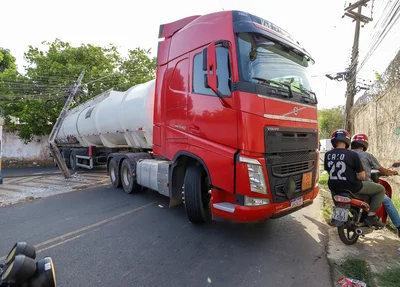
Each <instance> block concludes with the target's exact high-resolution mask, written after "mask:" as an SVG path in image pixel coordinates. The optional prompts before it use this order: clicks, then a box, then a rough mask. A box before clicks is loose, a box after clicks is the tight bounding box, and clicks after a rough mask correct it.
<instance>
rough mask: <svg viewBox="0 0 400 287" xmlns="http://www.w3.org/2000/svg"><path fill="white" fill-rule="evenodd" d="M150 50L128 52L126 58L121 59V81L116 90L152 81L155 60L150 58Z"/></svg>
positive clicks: (155, 64) (138, 49)
mask: <svg viewBox="0 0 400 287" xmlns="http://www.w3.org/2000/svg"><path fill="white" fill-rule="evenodd" d="M150 53H151V50H150V49H148V50H145V49H141V48H136V49H134V50H129V51H128V58H127V59H123V60H122V62H121V66H120V71H121V74H122V79H121V81H120V83H119V86H118V88H119V89H121V90H126V89H128V88H130V87H132V86H134V85H136V84H140V83H145V82H147V81H150V80H151V79H154V77H155V72H156V67H157V59H156V58H154V57H153V58H151V57H150Z"/></svg>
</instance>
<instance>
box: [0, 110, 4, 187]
mask: <svg viewBox="0 0 400 287" xmlns="http://www.w3.org/2000/svg"><path fill="white" fill-rule="evenodd" d="M3 124H4V120H3V119H2V118H0V184H3V177H2V175H1V157H2V156H3Z"/></svg>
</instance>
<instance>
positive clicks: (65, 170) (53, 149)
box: [49, 71, 85, 178]
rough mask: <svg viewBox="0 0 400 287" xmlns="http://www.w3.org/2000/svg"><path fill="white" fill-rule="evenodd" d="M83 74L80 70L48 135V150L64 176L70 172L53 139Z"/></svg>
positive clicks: (68, 175) (67, 176) (66, 176)
mask: <svg viewBox="0 0 400 287" xmlns="http://www.w3.org/2000/svg"><path fill="white" fill-rule="evenodd" d="M84 74H85V71H82V72H81V74H80V75H79V77H78V80H77V81H76V83H75V85H74V86H73V88H72V90H71V92H70V94H69V96H68V98H67V101H66V102H65V104H64V107H63V109H62V111H61V113H60V115H59V116H58V119H57V121H56V123H55V125H54V126H53V130H52V131H51V133H50V136H49V145H50V151H51V153H52V155H53V157H54V159H55V160H56V163H57V165H58V167H59V169H60V170H61V172H62V174H63V175H64V177H65V178H70V177H71V174H70V172H69V170H68V167H67V165H66V164H65V161H64V158H63V157H62V156H61V153H60V150H59V149H58V147H57V145H56V143H55V139H56V137H57V134H58V132H59V131H60V128H61V125H62V123H63V122H64V119H65V117H66V116H67V112H68V109H69V106H70V105H71V103H72V100H73V98H74V96H75V94H76V92H77V91H78V88H79V86H80V85H81V82H82V78H83V75H84Z"/></svg>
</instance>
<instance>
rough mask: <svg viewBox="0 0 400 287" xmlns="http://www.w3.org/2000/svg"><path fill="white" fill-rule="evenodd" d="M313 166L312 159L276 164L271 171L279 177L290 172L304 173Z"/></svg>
mask: <svg viewBox="0 0 400 287" xmlns="http://www.w3.org/2000/svg"><path fill="white" fill-rule="evenodd" d="M313 166H314V161H312V160H310V161H303V162H294V163H287V164H282V165H276V166H273V167H272V173H273V174H274V175H275V176H278V177H281V176H286V175H291V174H298V173H304V172H306V171H310V170H311V169H312V168H313Z"/></svg>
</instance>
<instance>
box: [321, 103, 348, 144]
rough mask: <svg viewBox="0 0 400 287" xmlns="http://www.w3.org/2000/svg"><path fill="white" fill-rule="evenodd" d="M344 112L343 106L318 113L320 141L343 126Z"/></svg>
mask: <svg viewBox="0 0 400 287" xmlns="http://www.w3.org/2000/svg"><path fill="white" fill-rule="evenodd" d="M344 118H345V111H344V106H337V107H333V108H331V109H322V110H319V111H318V125H319V131H320V133H321V135H320V138H321V139H327V138H330V137H331V135H332V133H333V132H334V131H335V130H336V129H341V128H343V126H344Z"/></svg>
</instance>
